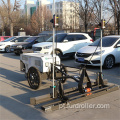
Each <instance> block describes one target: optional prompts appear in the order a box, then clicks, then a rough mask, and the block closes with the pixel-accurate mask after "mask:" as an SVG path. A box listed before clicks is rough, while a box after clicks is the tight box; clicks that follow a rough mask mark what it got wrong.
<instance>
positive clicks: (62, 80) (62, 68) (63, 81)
mask: <svg viewBox="0 0 120 120" xmlns="http://www.w3.org/2000/svg"><path fill="white" fill-rule="evenodd" d="M60 70H61V71H62V72H63V73H65V74H67V73H68V71H67V69H66V68H65V67H64V65H63V64H62V65H61V66H60ZM63 73H61V74H62V76H63V77H64V76H65V75H64V74H63ZM66 80H67V78H62V79H61V83H65V82H66Z"/></svg>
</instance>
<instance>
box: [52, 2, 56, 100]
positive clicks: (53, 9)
mask: <svg viewBox="0 0 120 120" xmlns="http://www.w3.org/2000/svg"><path fill="white" fill-rule="evenodd" d="M54 15H55V0H53V16H54ZM53 21H54V17H53ZM53 24H54V22H53ZM54 43H55V27H54V26H53V46H52V49H53V98H54V85H55V80H54V72H55V70H54V60H55V59H54V57H55V51H54Z"/></svg>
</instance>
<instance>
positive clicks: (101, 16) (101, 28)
mask: <svg viewBox="0 0 120 120" xmlns="http://www.w3.org/2000/svg"><path fill="white" fill-rule="evenodd" d="M102 7H103V0H101V35H100V37H101V39H100V41H101V42H100V51H101V54H100V72H101V73H102Z"/></svg>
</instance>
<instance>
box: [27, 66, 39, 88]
mask: <svg viewBox="0 0 120 120" xmlns="http://www.w3.org/2000/svg"><path fill="white" fill-rule="evenodd" d="M28 83H29V85H30V88H32V89H35V90H36V89H38V88H39V87H40V85H41V75H40V72H39V70H38V69H37V68H35V67H30V68H29V70H28Z"/></svg>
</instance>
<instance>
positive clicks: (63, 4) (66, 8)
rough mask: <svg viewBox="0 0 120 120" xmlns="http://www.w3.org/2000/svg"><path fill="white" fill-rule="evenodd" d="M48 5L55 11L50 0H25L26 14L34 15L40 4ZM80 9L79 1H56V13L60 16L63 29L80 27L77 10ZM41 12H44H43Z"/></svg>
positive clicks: (49, 8)
mask: <svg viewBox="0 0 120 120" xmlns="http://www.w3.org/2000/svg"><path fill="white" fill-rule="evenodd" d="M44 5H46V7H47V9H48V10H50V11H51V12H53V4H52V3H50V2H49V1H48V0H37V1H36V4H35V3H34V1H31V0H26V2H25V14H26V16H27V17H28V16H30V17H31V16H32V14H33V13H34V11H36V10H37V9H38V8H39V6H44ZM76 8H77V10H79V3H75V2H68V1H59V0H58V1H57V2H56V3H55V13H56V15H57V16H58V17H59V24H60V27H61V28H62V29H78V28H79V16H78V14H77V12H76ZM41 14H43V13H42V12H41ZM43 21H44V20H43Z"/></svg>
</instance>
